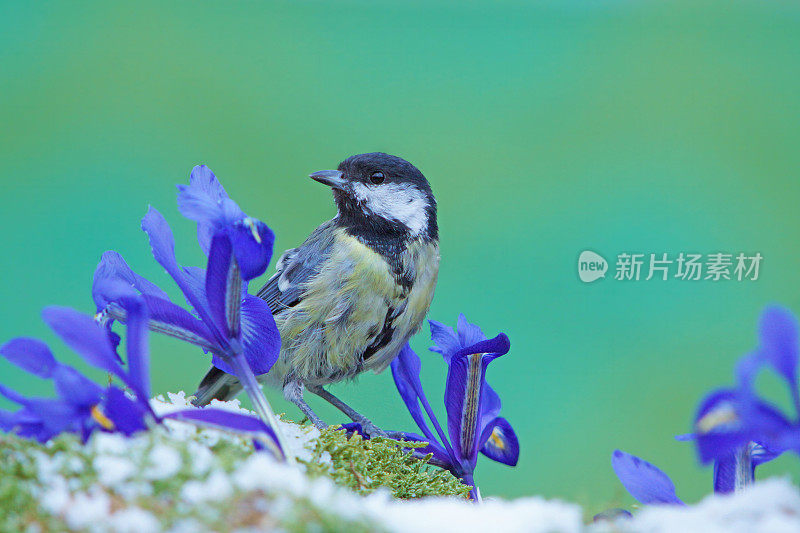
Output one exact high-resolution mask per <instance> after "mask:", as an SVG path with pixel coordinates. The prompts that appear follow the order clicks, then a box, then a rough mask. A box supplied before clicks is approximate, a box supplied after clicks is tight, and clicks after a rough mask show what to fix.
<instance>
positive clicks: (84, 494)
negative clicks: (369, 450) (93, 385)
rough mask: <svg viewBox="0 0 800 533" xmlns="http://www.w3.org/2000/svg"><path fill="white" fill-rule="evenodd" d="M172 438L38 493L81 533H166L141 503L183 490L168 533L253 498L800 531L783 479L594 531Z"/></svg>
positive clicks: (407, 518) (109, 449) (540, 524)
mask: <svg viewBox="0 0 800 533" xmlns="http://www.w3.org/2000/svg"><path fill="white" fill-rule="evenodd" d="M215 403H216V405H215V407H218V408H221V409H222V408H224V409H228V410H231V411H236V412H247V411H246V410H244V409H242V407H241V405H240V404H239V402H236V401H234V402H224V403H217V402H215ZM189 405H190V404H189V403H188V402H187V401H186V397H185V395H184V394H183V393H180V394H170V395H169V396H168V399H167V400H165V399H163V398H158V399H155V400H153V407H154V409H155V410H156V411H157V412H160V413H162V414H163V413H165V412H169V411H171V410H175V409H185V408H189ZM282 426H283V428H285V433H286V436H287V437H288V440H289V442H290V446H291V447H292V448H293V449H294V450H296V452H297V453H298V454H300V455H301V456H305V457H307V458H308V457H310V456H311V453H310V451H309V450H308V449H307V447H306V444H307V443H308V442H309V441H310V440H312V439H313V438H315V437H316V436H317V435H318V434H319V433H318V432H317V431H316V430H314V429H309V428H301V427H299V426H297V425H295V424H290V423H284V422H282ZM168 429H169V431H166V430H165V429H164V428H163V427H156V428H153V430H152V431H149V432H147V433H146V434H140V435H137V436H135V437H133V438H129V439H128V438H124V437H121V436H119V435H114V434H105V433H98V434H96V435H94V436H93V437H92V439H91V440H90V441H89V442H88V443H87V445H86V447H85V448H84V449H83V450H82V453H83V454H84V455H85V456H86V457H87V459H82V458H81V457H83V456H80V457H78V456H70V455H68V454H66V453H65V452H57V453H54V454H53V455H48V454H45V453H43V452H41V451H36V452H32V454H31V456H32V458H33V461H34V464H35V467H36V471H37V484H38V485H37V486H38V488H37V489H35V490H37V491H38V492H37V497H38V499H39V501H40V504H41V508H42V510H44V511H45V512H49V513H51V514H54V515H58V516H60V517H62V518H63V519H64V522H65V524H66V525H67V526H68V527H69V528H71V529H75V530H85V529H88V530H91V531H97V532H106V531H108V532H118V533H127V532H143V533H149V532H157V531H161V530H162V525H161V523H160V521H159V517H158V516H156V515H155V514H154V511H151V510H148V509H145V508H141V507H140V506H139V504H140V503H141V502H140V501H139V498H140V497H142V496H145V495H149V494H153V490H154V488H153V487H154V481H156V482H160V483H167V482H169V483H178V490H177V492H176V493H175V494H177V498H175V501H174V502H173V504H171V505H172V508H173V509H174V510H175V511H176V512H177V513H178V516H177V518H176V519H175V521H174V523H173V525H172V527H171V528H170V529H169V530H170V531H172V532H174V533H183V532H189V531H192V532H198V531H206V530H207V529H208V528H207V527H205V526H204V523H206V522H205V520H206V518H209V519H210V520H214V519H215V518H218V517H219V516H220V515H219V514H218V513H219V512H220V511H219V510H218V509H217V510H215V508H214V504H215V503H217V502H222V501H225V499H226V498H229V497H232V496H236V495H238V494H245V493H246V494H249V495H253V498H254V499H253V502H252V505H253V509H258V512H263V513H266V514H268V515H271V516H272V517H273V518H275V517H291V516H292V515H293V509H294V507H295V505H296V504H297V503H296V502H297V501H300V500H302V501H306V502H310V503H311V504H312V505H313V506H314V507H316V508H318V509H320V510H323V511H324V512H325V513H331V514H333V515H335V516H337V517H341V519H342V520H343V521H345V520H348V521H363V522H364V523H365V524H369V523H378V524H380V525H381V526H382V527H383V528H384V529H386V530H388V531H396V532H406V531H417V532H426V531H434V532H437V533H448V532H454V533H455V532H458V533H462V532H464V531H506V532H518V531H519V532H522V531H525V532H533V533H537V532H542V533H544V532H561V533H579V532H580V533H604V532H611V531H615V532H616V531H619V532H630V533H633V532H637V533H660V532H673V531H680V532H689V533H691V532H695V531H696V532H698V533H723V532H724V533H728V532H731V533H745V532H746V533H760V532H764V533H783V532H787V533H788V532H793V533H796V532H798V531H800V491H798V488H797V487H795V486H794V485H792V483H791V482H790V481H789V480H788V479H784V478H773V479H768V480H764V481H760V482H758V483H756V484H755V485H754V486H753V487H752V488H750V489H748V491H746V492H745V493H742V494H736V495H730V496H714V495H711V496H708V497H707V498H705V499H703V500H702V501H701V502H699V503H697V504H695V505H689V506H687V507H674V506H652V507H645V508H643V509H641V510H640V511H638V512H637V513H636V514H635V515H634V517H633V518H630V519H619V520H617V521H616V522H614V523H600V524H589V525H586V524H584V523H583V510H582V509H581V508H580V506H578V505H576V504H572V503H566V502H562V501H557V500H546V499H544V498H541V497H526V498H520V499H516V500H511V501H507V500H501V499H492V498H487V499H486V500H484V503H483V504H481V505H475V504H472V503H469V502H465V501H463V500H458V499H454V498H427V499H422V500H412V501H400V500H395V499H393V498H391V497H390V495H389V493H388V492H387V491H385V490H379V491H376V492H374V493H372V494H370V495H368V496H359V495H357V494H355V493H353V492H351V491H349V490H347V489H345V488H342V487H339V486H336V485H335V484H334V483H333V482H332V481H331V480H330V479H328V478H319V479H313V480H312V479H310V478H308V477H307V476H306V475H305V473H304V471H303V470H302V468H300V467H290V466H287V465H285V464H283V463H279V462H277V461H276V460H274V459H273V458H272V457H271V456H270V455H269V454H266V453H249V454H244V455H243V457H245V458H244V459H239V460H237V461H238V462H236V463H235V464H233V465H230V464H229V465H227V466H224V465H223V464H221V462H220V461H219V459H218V457H217V456H216V455H215V454H214V453H213V451H212V450H210V449H209V447H208V446H209V445H212V444H214V443H217V442H220V440H221V439H225V441H226V442H225V443H226V445H233V446H241V447H242V449H243V450H251V449H252V447H251V444H250V443H249V441H248V440H247V439H244V438H241V437H238V436H236V435H235V434H232V433H228V432H223V431H219V430H216V429H209V428H198V427H196V426H194V425H192V424H190V423H186V422H178V421H170V422H169V427H168ZM84 452H85V453H84ZM85 461H89V462H90V464H91V467H92V468H93V469H94V470H95V471H96V472H97V482H98V483H97V484H95V485H90V486H85V485H83V486H82V485H81V483H86V482H85V481H81V480H80V479H78V478H77V477H76V476H75V475H74V474H75V473H79V472H81V471H82V470H84V469H85V468H86V463H85ZM137 465H144V467H143V468H142V467H140V466H137ZM68 479H69V481H68ZM112 501H113V502H114V504H113V505H112ZM137 502H138V503H137ZM121 504H122V505H121ZM343 523H344V522H343Z"/></svg>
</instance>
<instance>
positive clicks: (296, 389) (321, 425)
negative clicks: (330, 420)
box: [283, 381, 328, 430]
mask: <svg viewBox="0 0 800 533" xmlns="http://www.w3.org/2000/svg"><path fill="white" fill-rule="evenodd" d="M283 397H284V398H286V399H287V400H289V401H290V402H292V403H293V404H295V405H296V406H297V407H299V408H300V410H301V411H303V414H304V415H306V416H307V417H308V419H309V420H311V423H312V424H314V427H316V428H317V429H319V430H323V429H325V428H327V427H328V424H326V423H325V422H323V421H322V419H320V417H318V416H317V413H315V412H314V410H313V409H312V408H311V406H310V405H308V404H307V403H306V401H305V400H304V399H303V384H302V383H301V382H300V381H289V382H288V383H286V384H285V385H284V386H283Z"/></svg>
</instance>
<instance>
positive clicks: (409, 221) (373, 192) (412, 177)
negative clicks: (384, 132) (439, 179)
mask: <svg viewBox="0 0 800 533" xmlns="http://www.w3.org/2000/svg"><path fill="white" fill-rule="evenodd" d="M310 177H311V178H313V179H315V180H316V181H318V182H320V183H324V184H325V185H328V186H329V187H331V189H332V190H333V198H334V200H335V201H336V206H337V207H338V209H339V217H340V218H341V219H342V221H343V222H345V223H346V224H353V225H359V224H363V225H366V226H367V227H370V228H372V229H373V230H374V231H378V232H381V233H385V232H390V231H395V232H400V233H404V234H407V235H408V236H410V237H420V236H428V237H431V238H434V239H435V238H438V227H437V224H436V200H435V199H434V197H433V193H432V192H431V186H430V184H429V183H428V180H426V179H425V176H423V175H422V172H420V171H419V170H418V169H417V167H415V166H414V165H412V164H411V163H409V162H408V161H406V160H405V159H401V158H399V157H397V156H393V155H389V154H384V153H382V152H373V153H369V154H359V155H354V156H351V157H348V158H347V159H345V160H344V161H342V162H341V163H340V164H339V167H338V169H337V170H321V171H319V172H314V173H313V174H311V176H310Z"/></svg>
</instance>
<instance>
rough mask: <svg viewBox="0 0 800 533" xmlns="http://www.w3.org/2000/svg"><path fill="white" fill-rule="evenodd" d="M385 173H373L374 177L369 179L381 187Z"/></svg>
mask: <svg viewBox="0 0 800 533" xmlns="http://www.w3.org/2000/svg"><path fill="white" fill-rule="evenodd" d="M383 179H384V178H383V172H373V173H372V176H370V177H369V181H371V182H372V183H374V184H375V185H380V184H381V183H383Z"/></svg>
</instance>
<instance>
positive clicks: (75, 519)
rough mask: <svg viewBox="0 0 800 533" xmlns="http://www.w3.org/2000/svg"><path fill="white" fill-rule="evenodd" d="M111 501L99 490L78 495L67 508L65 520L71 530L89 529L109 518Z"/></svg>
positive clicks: (94, 489)
mask: <svg viewBox="0 0 800 533" xmlns="http://www.w3.org/2000/svg"><path fill="white" fill-rule="evenodd" d="M110 509H111V500H110V498H109V497H108V494H106V493H105V492H103V491H102V490H101V489H99V488H96V487H95V488H93V489H92V490H90V491H89V492H85V493H80V492H79V493H77V494H75V496H74V497H73V498H72V500H71V501H70V502H69V503H68V504H67V506H66V512H65V513H64V520H65V521H66V522H67V525H68V526H69V527H70V528H71V529H88V528H89V527H90V526H95V525H96V524H98V523H101V522H103V521H104V520H105V519H106V518H108V514H109V510H110Z"/></svg>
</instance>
